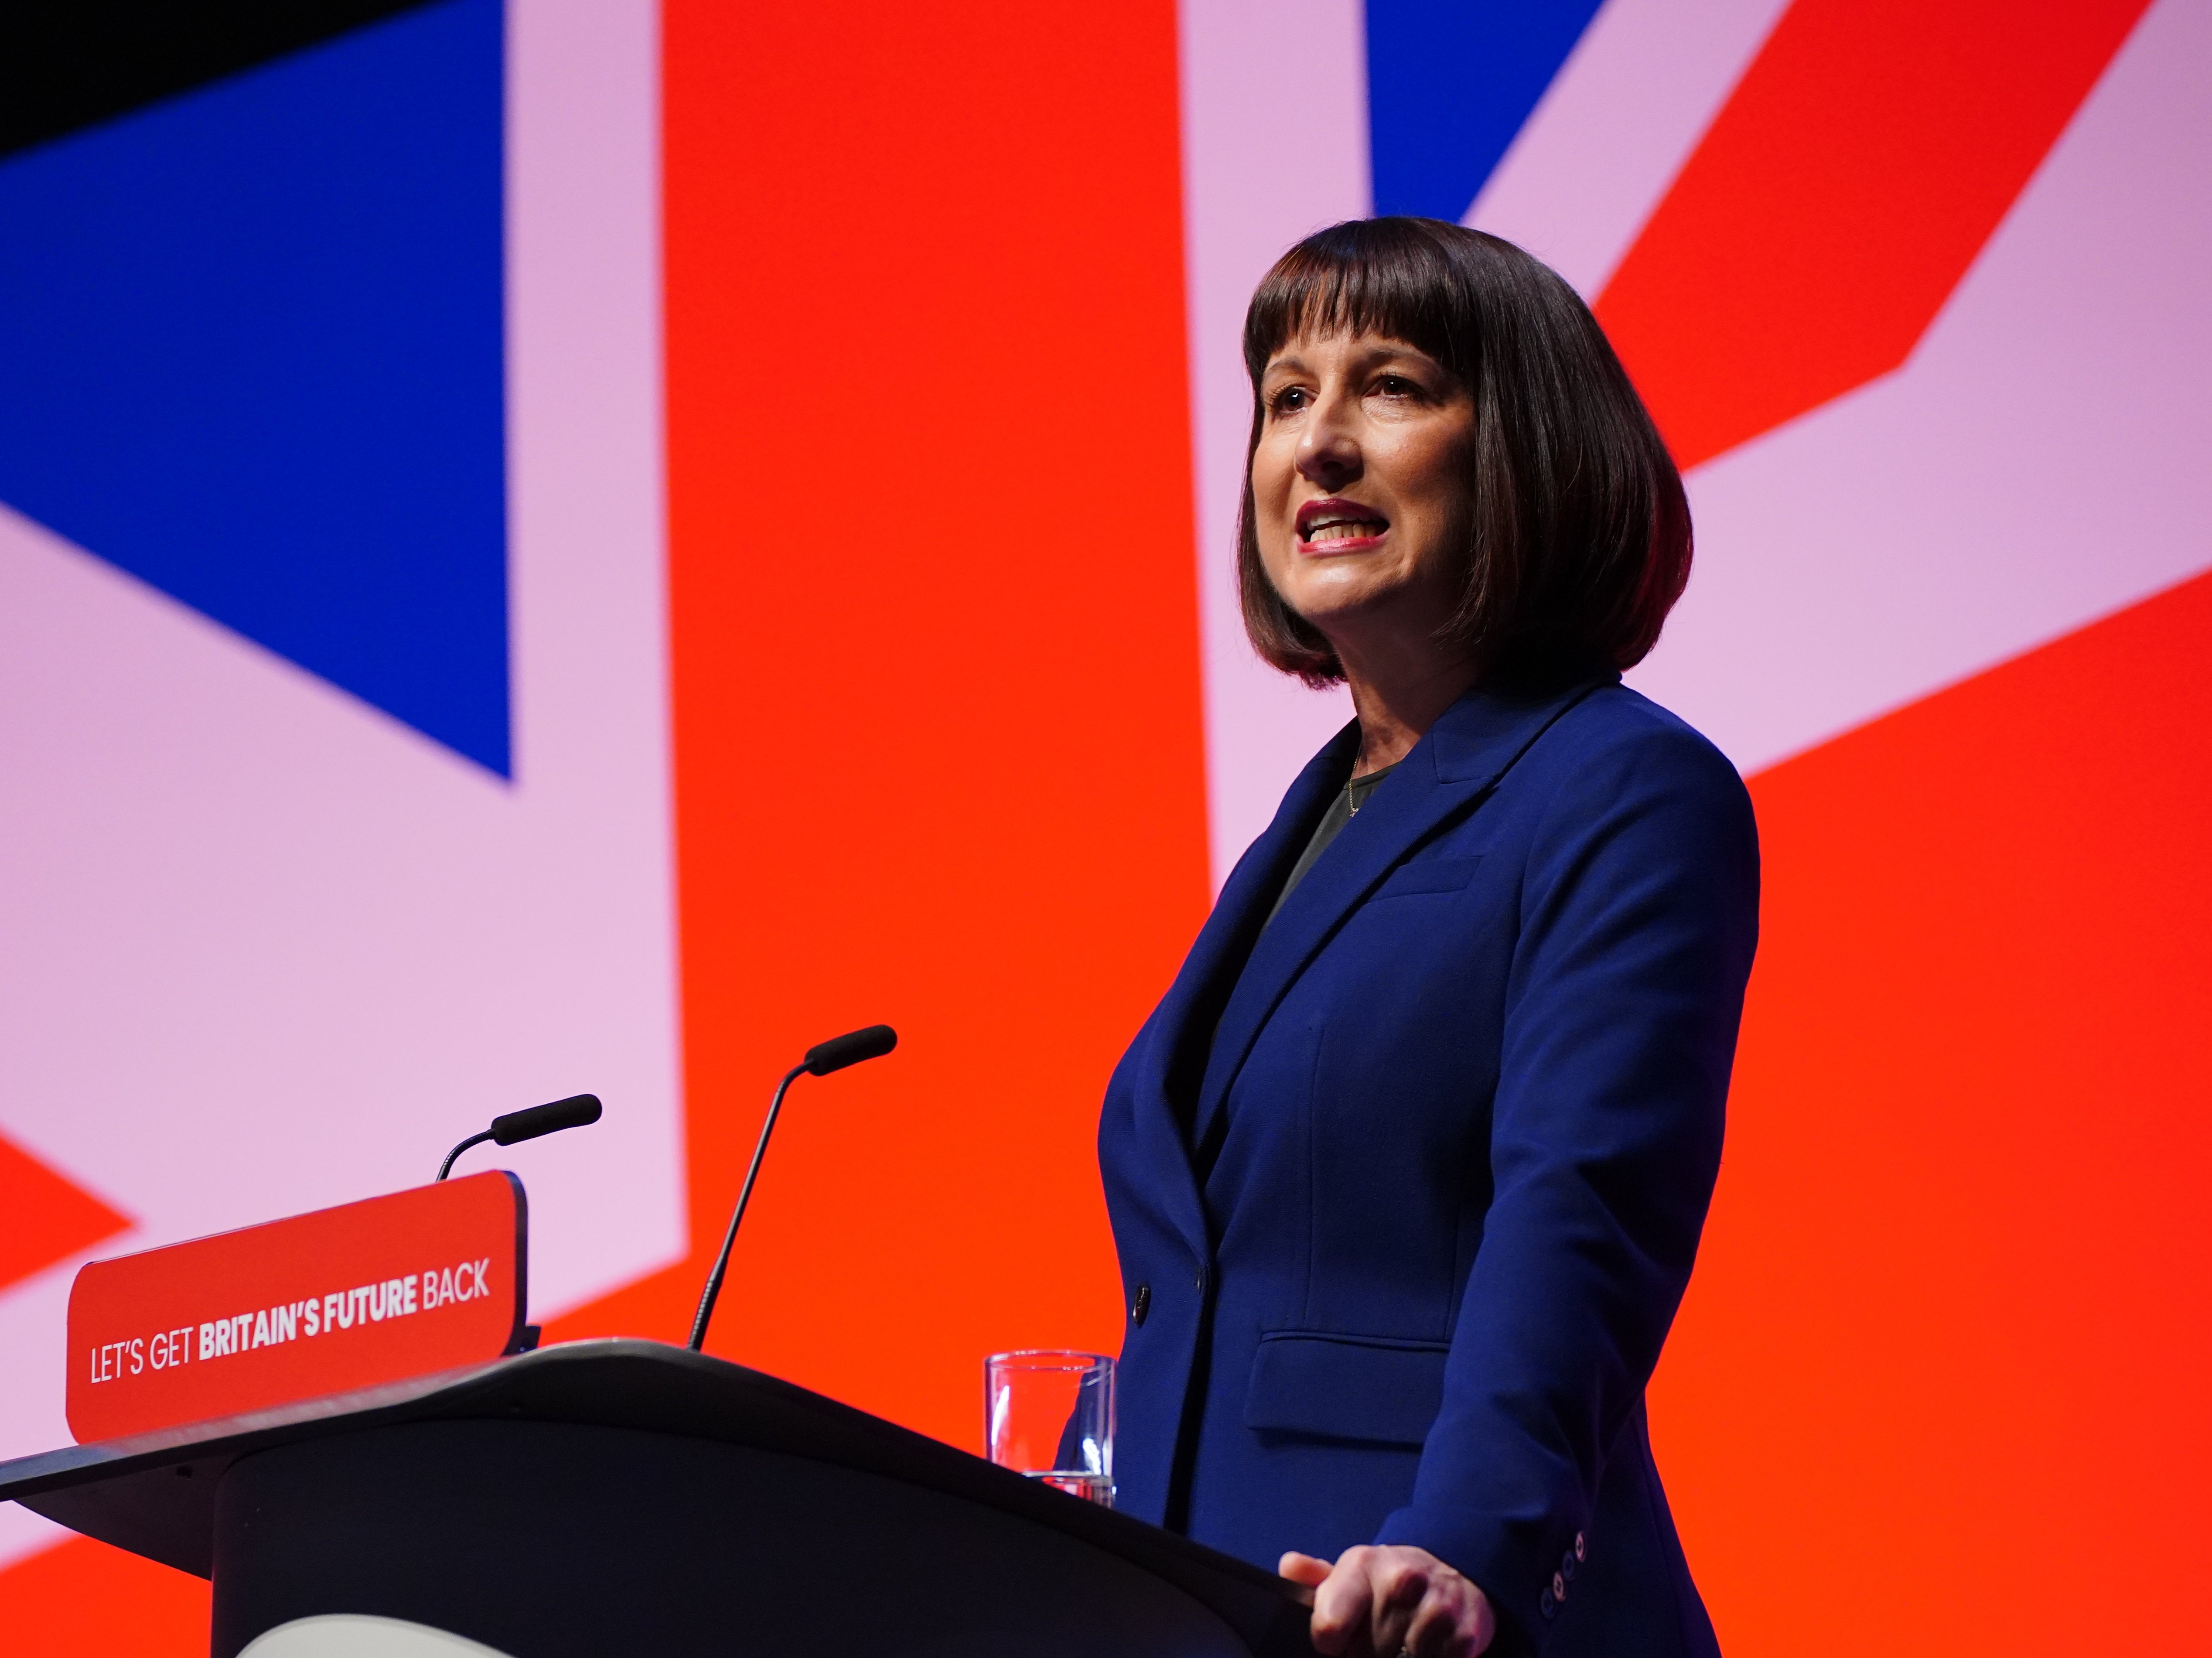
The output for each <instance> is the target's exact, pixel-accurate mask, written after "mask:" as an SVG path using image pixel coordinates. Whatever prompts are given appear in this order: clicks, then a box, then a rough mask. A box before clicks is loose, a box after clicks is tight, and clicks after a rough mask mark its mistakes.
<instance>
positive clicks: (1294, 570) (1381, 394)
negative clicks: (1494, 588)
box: [1252, 332, 1474, 665]
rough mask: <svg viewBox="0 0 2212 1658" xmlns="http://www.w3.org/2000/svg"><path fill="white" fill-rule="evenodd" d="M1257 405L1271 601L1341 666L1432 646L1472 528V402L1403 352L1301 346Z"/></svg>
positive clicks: (1454, 596)
mask: <svg viewBox="0 0 2212 1658" xmlns="http://www.w3.org/2000/svg"><path fill="white" fill-rule="evenodd" d="M1260 401H1261V428H1260V444H1259V447H1258V448H1257V449H1256V450H1255V451H1254V452H1253V455H1252V507H1253V527H1254V529H1255V531H1257V533H1258V537H1259V542H1260V559H1261V564H1262V565H1263V566H1264V567H1265V568H1266V570H1267V577H1268V580H1271V581H1273V583H1274V585H1275V591H1276V592H1278V593H1279V594H1281V595H1282V597H1283V601H1284V602H1285V604H1288V605H1289V606H1290V607H1291V609H1292V610H1295V611H1297V614H1298V615H1299V616H1303V617H1304V618H1305V619H1306V620H1307V621H1308V622H1310V623H1312V624H1313V625H1314V626H1315V627H1316V628H1318V629H1320V630H1321V632H1322V635H1323V636H1324V637H1325V638H1327V639H1328V641H1329V642H1330V643H1331V644H1332V645H1334V646H1335V647H1337V649H1338V650H1339V652H1340V653H1346V654H1347V655H1358V656H1368V655H1371V653H1373V652H1375V651H1376V650H1377V649H1400V648H1404V647H1414V648H1420V647H1423V646H1424V645H1425V644H1427V643H1428V641H1432V640H1433V638H1434V636H1435V634H1436V632H1437V629H1439V628H1440V627H1442V626H1443V623H1444V622H1445V621H1446V620H1447V619H1448V618H1449V616H1451V614H1452V611H1453V610H1454V609H1455V608H1456V606H1457V604H1458V598H1459V588H1460V581H1461V573H1462V570H1463V569H1464V568H1465V561H1466V557H1467V552H1468V539H1469V537H1470V535H1471V533H1472V527H1473V524H1474V499H1473V485H1472V479H1471V474H1472V470H1473V468H1472V450H1473V446H1474V399H1473V398H1472V397H1471V396H1470V395H1469V393H1468V388H1467V387H1466V386H1463V385H1462V384H1461V383H1460V381H1459V380H1458V379H1457V377H1455V375H1453V374H1451V373H1449V371H1448V370H1447V369H1446V368H1445V367H1443V364H1442V363H1439V362H1438V361H1437V360H1436V359H1435V358H1433V357H1431V356H1430V355H1428V354H1427V353H1425V352H1423V351H1419V350H1416V349H1414V348H1413V347H1412V346H1410V345H1407V344H1406V343H1404V342H1403V341H1401V340H1391V339H1384V338H1383V337H1380V336H1378V335H1374V334H1351V333H1341V332H1340V333H1331V334H1300V335H1298V336H1297V337H1294V338H1292V339H1291V340H1290V341H1288V342H1287V343H1285V345H1284V346H1283V348H1282V349H1280V350H1279V351H1278V352H1276V353H1275V355H1273V357H1272V358H1270V359H1269V360H1268V362H1267V373H1266V374H1264V375H1263V376H1262V377H1261V381H1260ZM1347 665H1350V664H1349V663H1347Z"/></svg>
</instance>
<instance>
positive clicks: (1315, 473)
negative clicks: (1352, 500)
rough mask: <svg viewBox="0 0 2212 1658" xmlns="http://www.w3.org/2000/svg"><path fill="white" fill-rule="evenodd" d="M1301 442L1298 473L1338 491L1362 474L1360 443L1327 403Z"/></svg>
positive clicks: (1320, 485)
mask: <svg viewBox="0 0 2212 1658" xmlns="http://www.w3.org/2000/svg"><path fill="white" fill-rule="evenodd" d="M1314 413H1315V416H1316V419H1315V420H1314V421H1313V422H1312V423H1311V424H1310V426H1308V427H1307V428H1306V431H1305V436H1304V439H1303V440H1301V441H1300V443H1299V445H1298V476H1299V477H1303V478H1304V479H1305V481H1306V482H1307V483H1312V484H1316V485H1318V486H1319V487H1320V488H1322V489H1326V490H1328V491H1329V492H1330V493H1331V494H1334V493H1335V492H1336V491H1337V490H1339V489H1342V488H1343V487H1344V486H1345V485H1346V484H1347V483H1351V482H1352V480H1353V479H1354V478H1357V477H1358V476H1359V471H1360V460H1359V445H1358V443H1357V442H1355V441H1354V440H1353V439H1352V434H1351V433H1350V432H1348V431H1346V429H1345V428H1344V425H1343V423H1342V422H1340V421H1339V420H1338V419H1337V418H1336V417H1335V416H1336V411H1335V410H1334V407H1333V406H1332V405H1331V404H1322V407H1321V408H1319V409H1317V410H1315V411H1314Z"/></svg>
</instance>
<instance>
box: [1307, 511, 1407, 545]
mask: <svg viewBox="0 0 2212 1658" xmlns="http://www.w3.org/2000/svg"><path fill="white" fill-rule="evenodd" d="M1389 527H1390V520H1389V519H1387V518H1385V517H1383V514H1382V513H1378V512H1376V510H1375V509H1374V508H1373V507H1364V506H1362V505H1361V504H1360V503H1359V502H1358V501H1336V500H1328V501H1308V502H1306V504H1305V505H1304V506H1303V507H1299V508H1298V540H1299V542H1300V543H1301V544H1304V546H1306V547H1308V548H1310V549H1311V550H1313V551H1315V552H1320V553H1348V552H1356V551H1358V550H1359V549H1361V548H1364V547H1371V546H1373V545H1374V544H1375V543H1376V542H1377V541H1379V540H1381V539H1382V537H1383V531H1386V530H1388V529H1389Z"/></svg>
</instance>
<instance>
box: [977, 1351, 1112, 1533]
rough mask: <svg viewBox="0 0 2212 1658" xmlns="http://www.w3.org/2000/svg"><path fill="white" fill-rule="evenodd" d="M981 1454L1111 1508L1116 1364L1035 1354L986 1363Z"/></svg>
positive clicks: (1001, 1356)
mask: <svg viewBox="0 0 2212 1658" xmlns="http://www.w3.org/2000/svg"><path fill="white" fill-rule="evenodd" d="M983 1447H984V1455H987V1456H988V1457H989V1458H990V1459H991V1461H994V1462H995V1463H997V1464H998V1465H999V1466H1000V1467H1002V1468H1012V1469H1013V1470H1014V1471H1015V1472H1016V1473H1024V1474H1027V1475H1028V1476H1029V1477H1030V1479H1041V1480H1042V1481H1043V1482H1044V1483H1045V1484H1046V1485H1050V1486H1052V1487H1054V1489H1056V1490H1059V1491H1066V1492H1067V1493H1068V1494H1069V1495H1070V1496H1073V1497H1082V1498H1084V1499H1085V1501H1086V1502H1091V1503H1103V1504H1104V1505H1105V1506H1107V1507H1108V1508H1111V1507H1113V1506H1114V1361H1113V1360H1112V1359H1110V1358H1108V1357H1104V1356H1103V1355H1102V1354H1099V1353H1076V1352H1062V1351H1054V1350H1049V1349H1040V1350H1036V1351H1028V1352H1019V1353H993V1354H992V1355H991V1356H990V1357H988V1358H987V1359H985V1360H984V1361H983Z"/></svg>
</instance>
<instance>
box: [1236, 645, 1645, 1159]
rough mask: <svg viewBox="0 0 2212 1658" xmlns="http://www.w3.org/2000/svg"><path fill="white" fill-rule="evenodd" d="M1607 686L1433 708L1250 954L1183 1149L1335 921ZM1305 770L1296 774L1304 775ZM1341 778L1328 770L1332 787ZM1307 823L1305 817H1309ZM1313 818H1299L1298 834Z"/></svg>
mask: <svg viewBox="0 0 2212 1658" xmlns="http://www.w3.org/2000/svg"><path fill="white" fill-rule="evenodd" d="M1599 683H1605V684H1609V683H1613V681H1612V680H1610V679H1607V680H1605V681H1601V682H1598V683H1588V682H1585V683H1581V684H1577V685H1575V686H1573V687H1571V688H1570V689H1565V690H1559V691H1553V692H1549V693H1545V694H1528V695H1516V694H1514V693H1510V692H1505V691H1492V690H1484V689H1475V690H1472V691H1469V692H1468V694H1467V695H1465V696H1462V698H1461V699H1460V700H1459V701H1457V702H1455V703H1454V704H1452V706H1451V707H1450V708H1448V709H1446V710H1445V711H1444V713H1443V715H1442V716H1441V717H1440V718H1439V719H1438V720H1437V723H1436V724H1435V725H1434V726H1431V727H1430V728H1429V732H1428V734H1427V735H1426V736H1425V737H1424V738H1421V740H1420V741H1419V743H1416V744H1414V745H1413V749H1412V750H1411V751H1410V752H1408V753H1407V756H1406V757H1405V759H1404V760H1403V761H1402V762H1400V764H1399V766H1398V768H1397V769H1396V770H1395V771H1394V772H1392V773H1391V774H1390V775H1389V777H1388V778H1386V779H1384V780H1383V785H1382V786H1381V787H1379V788H1377V789H1376V791H1375V793H1373V794H1372V795H1371V796H1370V797H1369V799H1368V801H1367V804H1366V805H1364V807H1362V808H1361V810H1360V812H1359V815H1358V817H1355V818H1353V819H1352V822H1351V823H1347V824H1346V825H1345V827H1344V829H1343V832H1342V833H1340V835H1338V836H1337V837H1336V839H1335V841H1334V842H1333V843H1332V844H1331V845H1330V847H1329V848H1328V851H1327V852H1326V853H1323V854H1322V858H1321V859H1320V861H1319V862H1317V863H1316V864H1315V865H1314V866H1313V867H1312V868H1311V869H1310V870H1309V871H1308V872H1306V878H1305V879H1304V880H1303V881H1301V882H1299V883H1298V888H1297V891H1296V892H1293V893H1292V894H1291V896H1290V898H1289V900H1288V901H1287V902H1285V904H1284V905H1283V908H1282V910H1281V913H1280V914H1278V915H1277V916H1276V917H1275V920H1274V922H1273V925H1272V926H1269V927H1268V928H1267V931H1266V932H1264V933H1262V934H1261V936H1260V941H1259V943H1258V944H1256V945H1255V946H1254V947H1253V949H1252V952H1251V956H1250V958H1249V960H1247V961H1246V963H1245V964H1244V971H1243V975H1242V976H1241V977H1240V978H1239V979H1238V980H1237V984H1236V987H1235V988H1234V990H1233V992H1232V993H1231V995H1230V997H1229V1001H1228V1005H1227V1006H1226V1007H1225V1009H1224V1011H1223V1012H1222V1015H1221V1019H1220V1023H1219V1025H1218V1028H1217V1029H1216V1031H1215V1034H1214V1037H1213V1046H1212V1054H1211V1056H1210V1057H1209V1058H1208V1059H1207V1060H1206V1075H1205V1078H1204V1081H1203V1083H1202V1084H1201V1085H1200V1089H1199V1096H1198V1111H1197V1115H1196V1118H1195V1122H1196V1124H1197V1125H1198V1127H1197V1128H1196V1131H1195V1134H1194V1143H1195V1140H1196V1139H1202V1138H1204V1137H1205V1136H1206V1133H1207V1132H1208V1129H1209V1128H1210V1127H1211V1126H1212V1123H1213V1120H1214V1117H1215V1115H1216V1114H1218V1112H1219V1111H1220V1110H1221V1109H1222V1108H1223V1104H1224V1102H1225V1101H1226V1100H1227V1098H1228V1096H1229V1090H1230V1087H1231V1084H1233V1083H1234V1082H1235V1081H1236V1079H1237V1072H1238V1071H1239V1070H1241V1069H1242V1068H1243V1064H1244V1059H1245V1055H1246V1054H1249V1053H1250V1052H1251V1048H1252V1044H1253V1042H1254V1041H1255V1039H1257V1037H1258V1035H1259V1034H1260V1031H1261V1029H1262V1028H1263V1027H1264V1026H1265V1025H1266V1023H1267V1019H1268V1017H1269V1016H1270V1015H1271V1014H1273V1012H1274V1011H1275V1007H1276V1005H1277V1004H1278V1003H1279V1002H1280V1001H1281V1000H1282V999H1283V996H1284V993H1285V992H1287V991H1288V990H1289V989H1290V987H1291V985H1292V984H1293V983H1294V982H1295V981H1297V976H1298V975H1299V974H1300V973H1301V972H1303V971H1304V969H1305V966H1306V963H1309V962H1310V961H1311V960H1312V959H1313V958H1314V957H1315V956H1316V954H1317V953H1318V952H1319V951H1320V950H1321V948H1322V945H1323V944H1327V943H1328V939H1329V938H1330V937H1331V936H1333V935H1334V932H1336V930H1337V928H1338V927H1339V926H1340V925H1342V923H1343V921H1344V920H1345V918H1346V916H1348V915H1349V914H1351V913H1352V910H1353V909H1355V908H1357V907H1358V905H1359V903H1360V902H1361V901H1362V900H1363V899H1364V898H1365V897H1366V896H1367V895H1368V894H1369V893H1370V892H1371V891H1372V890H1374V889H1375V888H1376V886H1377V885H1379V884H1381V883H1382V880H1383V877H1385V876H1386V875H1388V874H1389V872H1390V871H1391V870H1392V869H1393V868H1395V866H1396V865H1398V864H1399V863H1400V862H1401V860H1402V859H1404V858H1405V857H1406V855H1407V853H1410V852H1412V851H1413V850H1414V849H1415V848H1416V847H1419V846H1420V845H1421V844H1422V843H1423V842H1425V841H1427V840H1429V839H1430V838H1431V836H1432V835H1434V834H1435V833H1436V832H1437V830H1438V829H1442V828H1443V826H1444V825H1446V824H1447V823H1449V822H1451V821H1452V820H1454V819H1455V818H1456V817H1462V816H1463V815H1464V814H1465V813H1467V812H1468V811H1472V810H1474V807H1475V806H1476V805H1480V803H1481V801H1482V800H1483V799H1485V798H1486V797H1487V796H1488V795H1489V793H1490V792H1491V791H1492V789H1494V788H1496V787H1497V786H1498V780H1500V779H1501V778H1503V777H1504V775H1505V774H1506V772H1507V771H1509V770H1510V769H1511V768H1512V765H1513V762H1515V761H1516V760H1518V759H1519V758H1520V757H1521V756H1522V754H1524V753H1526V752H1527V751H1528V748H1529V746H1530V744H1533V743H1534V742H1535V740H1536V739H1537V738H1539V737H1541V736H1542V735H1543V733H1544V732H1546V731H1547V730H1548V729H1549V728H1550V726H1552V724H1553V721H1554V720H1558V719H1559V717H1560V715H1562V714H1565V713H1566V711H1567V710H1568V709H1569V708H1572V707H1574V705H1575V704H1576V703H1577V702H1579V701H1582V700H1583V697H1585V696H1588V695H1589V694H1590V693H1591V692H1592V691H1594V690H1595V689H1598V688H1599ZM1346 736H1350V737H1351V738H1352V742H1353V744H1355V745H1356V744H1357V741H1358V738H1357V735H1356V729H1355V730H1354V731H1351V732H1346V733H1345V734H1343V735H1340V737H1339V738H1338V741H1339V742H1340V743H1341V742H1343V741H1344V740H1345V737H1346ZM1334 746H1335V745H1334V744H1332V745H1331V748H1332V749H1333V748H1334ZM1324 752H1327V750H1324ZM1312 769H1313V768H1311V767H1309V768H1307V771H1308V774H1310V773H1311V771H1312ZM1343 775H1345V773H1339V774H1338V779H1339V780H1338V786H1339V787H1341V786H1342V781H1341V780H1342V777H1343ZM1299 781H1300V782H1301V783H1302V784H1303V783H1304V781H1305V779H1304V778H1303V777H1302V778H1301V779H1300V780H1299ZM1333 792H1334V791H1332V793H1333ZM1287 805H1288V803H1287V802H1285V807H1286V809H1287ZM1318 816H1319V813H1318V811H1316V813H1315V814H1314V817H1316V818H1317V817H1318ZM1312 821H1313V820H1312V819H1308V820H1307V822H1308V831H1307V832H1308V834H1310V833H1311V823H1312ZM1277 823H1278V824H1280V823H1281V819H1280V818H1278V819H1277ZM1269 833H1270V834H1273V830H1272V829H1271V830H1270V831H1269ZM1303 849H1304V839H1303V838H1301V839H1300V840H1299V842H1298V847H1297V850H1293V851H1292V852H1291V856H1290V859H1288V860H1285V862H1284V863H1283V864H1282V867H1281V869H1280V870H1279V871H1278V872H1275V879H1274V882H1273V884H1271V885H1269V886H1268V887H1267V889H1266V896H1267V900H1268V901H1269V902H1273V897H1274V894H1275V892H1276V891H1277V890H1279V887H1280V884H1281V881H1282V878H1283V876H1284V875H1286V874H1287V873H1288V872H1289V870H1290V865H1291V862H1294V861H1295V860H1296V859H1297V851H1298V850H1303ZM1263 914H1264V912H1263Z"/></svg>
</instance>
